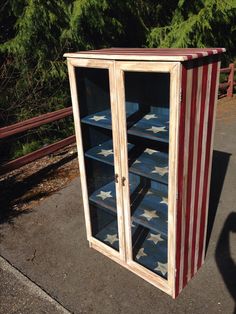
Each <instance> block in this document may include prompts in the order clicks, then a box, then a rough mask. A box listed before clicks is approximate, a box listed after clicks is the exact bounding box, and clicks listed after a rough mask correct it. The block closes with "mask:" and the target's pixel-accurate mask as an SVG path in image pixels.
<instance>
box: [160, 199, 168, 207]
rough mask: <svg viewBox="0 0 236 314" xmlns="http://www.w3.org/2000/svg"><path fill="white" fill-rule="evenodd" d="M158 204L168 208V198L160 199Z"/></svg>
mask: <svg viewBox="0 0 236 314" xmlns="http://www.w3.org/2000/svg"><path fill="white" fill-rule="evenodd" d="M160 203H161V204H166V205H167V206H168V198H167V197H162V201H161V202H160Z"/></svg>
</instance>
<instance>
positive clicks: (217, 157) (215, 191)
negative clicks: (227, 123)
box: [206, 150, 231, 251]
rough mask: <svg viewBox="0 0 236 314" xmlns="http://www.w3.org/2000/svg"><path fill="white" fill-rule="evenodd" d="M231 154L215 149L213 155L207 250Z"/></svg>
mask: <svg viewBox="0 0 236 314" xmlns="http://www.w3.org/2000/svg"><path fill="white" fill-rule="evenodd" d="M230 156H231V154H229V153H226V152H221V151H217V150H214V151H213V157H212V174H211V186H210V198H209V211H208V224H207V234H206V251H207V248H208V244H209V241H210V237H211V232H212V228H213V225H214V221H215V216H216V212H217V208H218V206H219V202H220V197H221V192H222V189H223V186H224V180H225V176H226V173H227V168H228V165H229V160H230Z"/></svg>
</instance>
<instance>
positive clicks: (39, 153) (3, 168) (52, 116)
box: [0, 107, 75, 175]
mask: <svg viewBox="0 0 236 314" xmlns="http://www.w3.org/2000/svg"><path fill="white" fill-rule="evenodd" d="M71 115H72V107H68V108H64V109H60V110H57V111H53V112H49V113H46V114H43V115H40V116H37V117H34V118H31V119H28V120H25V121H22V122H19V123H16V124H13V125H9V126H6V127H3V128H0V139H4V138H7V137H10V136H13V135H16V134H20V133H22V132H25V131H28V130H31V129H33V128H37V127H39V126H41V125H43V124H47V123H50V122H54V121H57V120H60V119H63V118H65V117H68V116H71ZM74 142H75V135H71V136H69V137H67V138H65V139H63V140H60V141H57V142H55V143H53V144H50V145H47V146H46V147H42V148H40V149H37V150H35V151H34V152H32V153H29V154H26V155H24V156H22V157H19V158H16V159H14V160H10V161H8V162H6V163H4V164H2V165H0V175H3V174H5V173H7V172H10V171H12V170H15V169H17V168H20V167H22V166H24V165H26V164H29V163H31V162H33V161H35V160H37V159H39V158H42V157H44V156H46V155H48V154H52V153H54V152H56V151H57V150H59V149H61V148H63V147H65V146H68V145H70V144H73V143H74Z"/></svg>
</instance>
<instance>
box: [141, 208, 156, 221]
mask: <svg viewBox="0 0 236 314" xmlns="http://www.w3.org/2000/svg"><path fill="white" fill-rule="evenodd" d="M140 216H143V217H145V218H146V219H147V220H148V221H150V220H151V219H152V218H159V216H158V215H157V214H156V211H155V210H146V209H144V213H143V214H142V215H140Z"/></svg>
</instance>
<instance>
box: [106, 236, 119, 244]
mask: <svg viewBox="0 0 236 314" xmlns="http://www.w3.org/2000/svg"><path fill="white" fill-rule="evenodd" d="M118 240H119V239H118V238H117V234H108V235H107V237H106V239H104V241H106V242H109V243H111V245H112V244H113V243H114V242H116V241H118Z"/></svg>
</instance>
